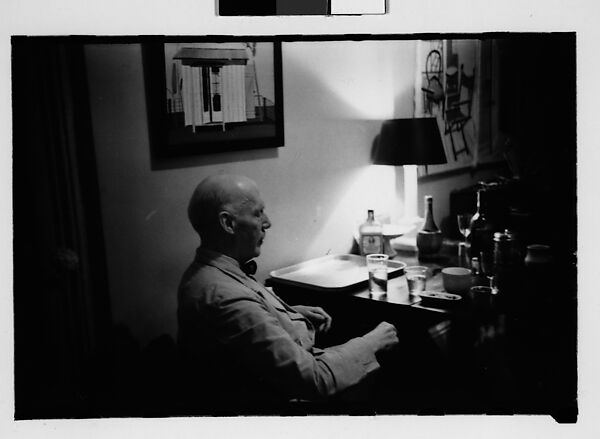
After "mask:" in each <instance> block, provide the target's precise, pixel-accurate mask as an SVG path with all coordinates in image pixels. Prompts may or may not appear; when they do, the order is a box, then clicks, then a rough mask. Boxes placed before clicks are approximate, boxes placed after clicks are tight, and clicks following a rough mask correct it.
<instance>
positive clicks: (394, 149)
mask: <svg viewBox="0 0 600 439" xmlns="http://www.w3.org/2000/svg"><path fill="white" fill-rule="evenodd" d="M373 147H374V148H373V164H376V165H396V166H401V165H438V164H443V163H446V153H445V152H444V145H443V144H442V138H441V136H440V130H439V128H438V124H437V120H436V119H435V118H433V117H428V118H421V119H392V120H386V121H385V122H383V125H382V126H381V133H380V134H379V136H378V138H376V139H375V142H374V145H373Z"/></svg>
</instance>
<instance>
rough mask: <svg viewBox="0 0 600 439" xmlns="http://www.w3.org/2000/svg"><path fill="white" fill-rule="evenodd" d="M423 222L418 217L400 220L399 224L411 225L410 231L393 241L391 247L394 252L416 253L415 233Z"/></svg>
mask: <svg viewBox="0 0 600 439" xmlns="http://www.w3.org/2000/svg"><path fill="white" fill-rule="evenodd" d="M424 221H425V220H424V219H423V218H421V217H419V216H414V217H409V218H402V219H401V220H400V221H399V222H400V223H402V224H411V225H412V227H411V231H410V232H408V233H406V234H404V235H403V236H401V237H399V238H396V239H394V240H393V241H392V242H391V247H392V248H393V249H394V250H396V251H401V252H409V253H416V252H417V233H418V231H419V230H420V228H421V226H422V224H423V222H424Z"/></svg>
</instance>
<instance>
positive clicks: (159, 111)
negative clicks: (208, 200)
mask: <svg viewBox="0 0 600 439" xmlns="http://www.w3.org/2000/svg"><path fill="white" fill-rule="evenodd" d="M142 51H143V53H142V54H143V65H144V80H145V89H146V90H145V91H146V103H147V112H148V125H149V132H150V147H151V151H152V155H153V157H159V158H160V157H174V156H184V155H198V154H214V153H219V152H226V151H236V150H249V149H258V148H276V147H281V146H283V145H284V131H283V92H282V68H281V42H280V41H278V40H275V39H274V38H273V37H257V36H252V37H243V36H235V37H234V36H203V37H160V38H156V39H155V40H152V41H147V42H145V43H144V44H143V46H142Z"/></svg>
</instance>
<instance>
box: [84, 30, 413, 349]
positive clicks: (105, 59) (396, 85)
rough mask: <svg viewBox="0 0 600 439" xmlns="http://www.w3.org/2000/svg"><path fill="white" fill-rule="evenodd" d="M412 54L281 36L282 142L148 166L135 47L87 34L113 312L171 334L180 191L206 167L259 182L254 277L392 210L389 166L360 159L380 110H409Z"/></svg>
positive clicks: (190, 248)
mask: <svg viewBox="0 0 600 439" xmlns="http://www.w3.org/2000/svg"><path fill="white" fill-rule="evenodd" d="M415 56H416V55H415V43H414V42H412V41H393V42H385V41H379V42H376V41H367V42H294V43H284V44H283V78H284V87H283V90H284V114H285V147H283V148H279V149H264V150H254V151H244V152H232V153H222V154H216V155H211V156H204V157H203V156H197V157H189V158H183V159H179V160H175V161H171V162H169V163H162V164H161V166H158V167H155V170H153V169H152V167H151V160H150V152H149V139H148V126H147V120H146V108H145V96H144V82H143V71H142V58H141V47H140V46H139V45H135V44H131V45H128V44H125V45H116V44H115V45H88V46H87V47H86V62H87V68H88V80H89V88H90V100H91V107H92V108H91V111H92V123H93V131H94V144H95V148H96V154H97V166H98V174H99V185H100V192H101V193H100V196H101V203H102V221H103V225H104V232H105V240H106V252H107V259H108V261H107V262H108V271H109V284H110V289H111V301H112V311H113V319H114V321H115V323H123V324H125V325H127V326H128V327H129V328H130V329H131V330H132V332H133V335H134V336H135V337H136V339H138V340H139V341H140V342H141V343H142V344H145V343H147V342H148V341H149V340H151V339H152V338H154V337H156V336H158V335H160V334H162V333H165V332H166V333H169V334H172V335H175V333H176V317H175V314H176V290H177V285H178V282H179V279H180V276H181V274H182V272H183V270H184V269H185V267H186V266H187V265H188V264H189V262H190V261H191V260H192V258H193V254H194V250H195V248H196V246H197V244H198V239H197V237H196V236H195V234H194V232H193V230H192V228H191V226H190V225H189V224H188V222H187V218H186V208H187V203H188V200H189V197H190V195H191V193H192V191H193V189H194V187H195V185H196V184H197V183H198V182H199V181H200V180H201V179H202V178H204V177H205V176H207V175H209V174H213V173H217V172H228V173H240V174H244V175H247V176H248V177H250V178H252V179H254V180H255V181H256V182H257V183H258V185H259V187H260V188H261V191H262V195H263V198H264V200H265V202H266V205H267V212H268V214H269V215H270V217H271V220H272V223H273V227H272V229H271V230H270V231H269V232H268V234H267V239H266V241H265V244H264V246H263V253H262V255H261V256H260V258H259V260H258V262H259V267H260V268H259V273H258V276H259V278H261V279H264V278H265V277H266V276H267V275H268V272H269V271H271V270H274V269H276V268H280V267H283V266H286V265H289V264H293V263H297V262H299V261H301V260H304V259H307V258H314V257H318V256H321V255H325V254H327V253H346V252H348V251H349V250H350V248H351V246H352V234H353V231H354V229H355V226H356V224H357V223H358V222H359V221H361V220H362V219H363V217H364V216H366V209H367V208H374V209H376V211H377V212H379V213H380V214H383V215H388V216H389V215H392V216H393V215H395V214H396V213H397V212H399V211H400V210H401V200H400V198H399V197H400V196H401V194H402V190H401V188H398V187H397V184H396V180H395V174H394V172H393V169H390V168H382V167H375V166H372V165H369V157H370V149H371V144H372V141H373V138H374V137H375V135H376V134H377V132H378V130H379V127H380V125H381V120H383V119H388V118H392V117H412V114H413V94H412V93H413V84H414V68H415ZM157 168H160V169H158V170H157Z"/></svg>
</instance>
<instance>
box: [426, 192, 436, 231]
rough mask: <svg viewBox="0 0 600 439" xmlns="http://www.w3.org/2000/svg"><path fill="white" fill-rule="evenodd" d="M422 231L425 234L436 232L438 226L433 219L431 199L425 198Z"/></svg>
mask: <svg viewBox="0 0 600 439" xmlns="http://www.w3.org/2000/svg"><path fill="white" fill-rule="evenodd" d="M423 230H425V231H427V232H437V231H438V230H439V229H438V226H437V225H436V223H435V220H434V219H433V198H432V197H425V224H424V225H423Z"/></svg>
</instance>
